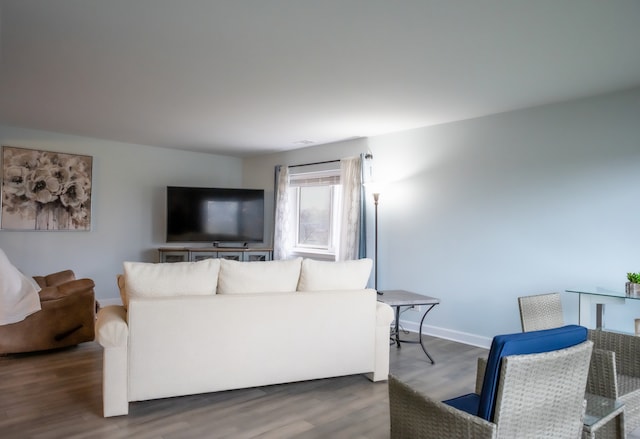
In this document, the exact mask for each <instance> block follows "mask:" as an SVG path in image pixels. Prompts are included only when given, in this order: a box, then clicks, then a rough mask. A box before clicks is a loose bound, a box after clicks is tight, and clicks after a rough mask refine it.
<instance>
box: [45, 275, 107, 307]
mask: <svg viewBox="0 0 640 439" xmlns="http://www.w3.org/2000/svg"><path fill="white" fill-rule="evenodd" d="M94 287H95V283H94V282H93V281H92V280H91V279H77V280H75V279H74V280H71V281H69V282H66V283H62V284H58V285H55V286H46V287H43V288H42V289H41V290H40V292H39V294H40V301H41V302H45V301H48V300H56V299H62V298H65V297H69V296H73V295H74V294H79V293H82V292H84V291H91V292H93V288H94Z"/></svg>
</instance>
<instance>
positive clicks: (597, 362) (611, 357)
mask: <svg viewBox="0 0 640 439" xmlns="http://www.w3.org/2000/svg"><path fill="white" fill-rule="evenodd" d="M587 392H588V393H591V394H594V395H600V396H604V397H605V398H612V399H618V396H619V395H618V383H617V375H616V353H615V352H613V351H605V350H603V349H594V350H593V353H592V354H591V363H590V365H589V378H588V379H587Z"/></svg>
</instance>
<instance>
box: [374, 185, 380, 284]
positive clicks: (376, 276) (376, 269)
mask: <svg viewBox="0 0 640 439" xmlns="http://www.w3.org/2000/svg"><path fill="white" fill-rule="evenodd" d="M379 198H380V194H379V193H377V192H374V194H373V204H374V205H375V219H374V223H375V238H376V244H375V253H374V259H375V267H374V269H375V277H374V278H373V286H374V288H375V289H376V291H378V199H379ZM378 294H380V293H378Z"/></svg>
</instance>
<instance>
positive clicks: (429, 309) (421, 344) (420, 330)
mask: <svg viewBox="0 0 640 439" xmlns="http://www.w3.org/2000/svg"><path fill="white" fill-rule="evenodd" d="M434 306H436V305H435V304H434V305H431V306H430V307H429V308H427V310H426V311H425V312H424V314H423V315H422V319H421V320H420V329H419V330H418V337H419V340H420V346H421V347H422V350H423V351H424V353H425V354H426V355H427V357H429V360H431V364H436V362H435V361H433V358H432V357H431V355H429V352H427V348H425V347H424V343H423V342H422V324H423V323H424V319H425V318H426V317H427V314H429V311H431V310H432V309H433V307H434Z"/></svg>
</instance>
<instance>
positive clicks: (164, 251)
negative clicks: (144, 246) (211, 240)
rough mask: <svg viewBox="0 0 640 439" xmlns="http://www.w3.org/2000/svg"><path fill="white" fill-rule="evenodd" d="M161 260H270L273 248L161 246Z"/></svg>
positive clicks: (159, 250)
mask: <svg viewBox="0 0 640 439" xmlns="http://www.w3.org/2000/svg"><path fill="white" fill-rule="evenodd" d="M158 252H159V254H160V262H197V261H201V260H203V259H211V258H221V259H232V260H234V261H242V262H256V261H270V260H272V259H273V249H272V248H257V247H256V248H249V247H161V248H159V249H158Z"/></svg>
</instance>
